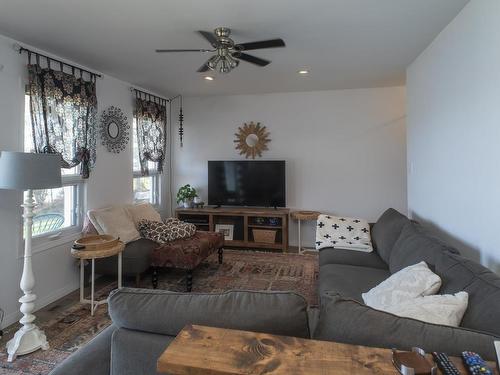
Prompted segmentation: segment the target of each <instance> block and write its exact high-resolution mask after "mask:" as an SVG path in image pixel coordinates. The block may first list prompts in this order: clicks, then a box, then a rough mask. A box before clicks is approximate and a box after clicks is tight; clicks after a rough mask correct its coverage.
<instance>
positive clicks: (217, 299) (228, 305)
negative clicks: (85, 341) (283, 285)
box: [108, 288, 310, 338]
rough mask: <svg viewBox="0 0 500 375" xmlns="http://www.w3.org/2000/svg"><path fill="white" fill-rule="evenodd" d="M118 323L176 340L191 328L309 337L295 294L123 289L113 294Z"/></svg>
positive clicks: (304, 307) (301, 302)
mask: <svg viewBox="0 0 500 375" xmlns="http://www.w3.org/2000/svg"><path fill="white" fill-rule="evenodd" d="M108 301H109V315H110V316H111V319H112V320H113V324H114V325H116V326H117V327H120V328H127V329H132V330H138V331H143V332H150V333H157V334H162V335H169V336H176V335H177V334H178V333H179V332H180V331H181V330H182V328H184V326H186V324H200V325H207V326H212V327H219V328H232V329H241V330H247V331H256V332H264V333H271V334H277V335H283V336H296V337H303V338H309V337H310V333H309V326H308V319H307V302H306V300H305V299H304V297H302V296H301V295H299V294H296V293H293V292H265V291H229V292H225V293H176V292H169V291H165V290H151V289H133V288H122V289H119V290H114V291H113V292H111V294H110V296H109V299H108Z"/></svg>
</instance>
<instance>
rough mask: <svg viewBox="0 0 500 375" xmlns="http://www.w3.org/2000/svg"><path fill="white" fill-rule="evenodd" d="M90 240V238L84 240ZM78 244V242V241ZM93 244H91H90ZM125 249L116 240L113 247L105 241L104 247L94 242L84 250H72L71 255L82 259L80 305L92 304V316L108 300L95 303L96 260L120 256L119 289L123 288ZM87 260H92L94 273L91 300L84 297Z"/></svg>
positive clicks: (92, 275) (91, 281)
mask: <svg viewBox="0 0 500 375" xmlns="http://www.w3.org/2000/svg"><path fill="white" fill-rule="evenodd" d="M92 237H96V238H97V237H100V236H92ZM84 239H90V237H87V238H83V239H81V240H84ZM76 243H78V241H76ZM89 243H91V242H89ZM124 249H125V244H124V243H123V242H122V241H119V240H118V239H115V240H114V243H113V244H112V245H106V244H105V242H104V241H103V243H102V245H101V246H99V242H94V243H93V244H92V245H89V246H87V247H86V248H84V249H82V250H78V249H74V248H72V249H71V255H73V256H74V257H75V258H78V259H80V303H89V304H90V315H92V316H93V315H94V312H95V310H96V308H97V306H99V305H102V304H104V303H107V300H106V299H104V300H100V301H94V294H95V290H94V284H95V283H94V279H95V260H96V259H100V258H107V257H111V256H114V255H117V254H118V288H121V287H122V252H123V250H124ZM85 260H91V264H92V273H91V278H90V283H91V289H90V299H87V298H85V296H84V268H85V267H84V265H85V264H84V263H85Z"/></svg>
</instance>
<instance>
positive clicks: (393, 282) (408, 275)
mask: <svg viewBox="0 0 500 375" xmlns="http://www.w3.org/2000/svg"><path fill="white" fill-rule="evenodd" d="M440 287H441V278H440V277H439V276H438V275H436V274H435V273H434V272H432V271H431V270H430V269H429V267H428V266H427V264H426V263H425V262H420V263H417V264H414V265H412V266H408V267H406V268H403V269H402V270H400V271H398V272H396V273H395V274H393V275H391V276H390V277H389V278H388V279H387V280H384V281H382V282H381V283H380V284H378V285H377V286H376V287H374V288H372V289H371V290H370V291H368V292H366V293H363V294H362V297H363V301H364V302H365V304H366V305H368V306H370V307H373V308H374V309H378V310H383V309H384V308H387V307H389V306H393V305H396V304H399V303H402V302H405V301H407V300H410V299H414V298H417V297H423V296H429V295H431V294H436V293H437V291H438V290H439V288H440Z"/></svg>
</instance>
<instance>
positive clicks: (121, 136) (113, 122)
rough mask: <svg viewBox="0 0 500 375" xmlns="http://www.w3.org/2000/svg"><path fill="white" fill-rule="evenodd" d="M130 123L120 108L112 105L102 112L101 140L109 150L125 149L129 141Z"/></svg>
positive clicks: (118, 150) (117, 151) (116, 151)
mask: <svg viewBox="0 0 500 375" xmlns="http://www.w3.org/2000/svg"><path fill="white" fill-rule="evenodd" d="M129 129H130V125H129V124H128V121H127V116H125V115H124V114H123V112H122V110H121V109H120V108H117V107H114V106H111V107H109V108H107V109H106V110H104V111H103V112H102V114H101V127H100V133H101V142H102V145H103V146H106V148H107V149H108V151H109V152H115V153H119V152H120V151H123V150H124V149H125V146H126V145H127V143H128V141H129V140H130V136H129Z"/></svg>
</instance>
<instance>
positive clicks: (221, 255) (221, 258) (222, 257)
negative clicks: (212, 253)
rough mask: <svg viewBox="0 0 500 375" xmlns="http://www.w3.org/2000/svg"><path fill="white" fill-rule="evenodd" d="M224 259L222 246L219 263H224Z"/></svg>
mask: <svg viewBox="0 0 500 375" xmlns="http://www.w3.org/2000/svg"><path fill="white" fill-rule="evenodd" d="M223 259H224V249H222V247H221V248H220V249H219V264H222V261H223Z"/></svg>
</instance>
